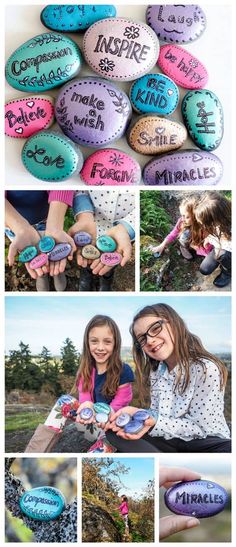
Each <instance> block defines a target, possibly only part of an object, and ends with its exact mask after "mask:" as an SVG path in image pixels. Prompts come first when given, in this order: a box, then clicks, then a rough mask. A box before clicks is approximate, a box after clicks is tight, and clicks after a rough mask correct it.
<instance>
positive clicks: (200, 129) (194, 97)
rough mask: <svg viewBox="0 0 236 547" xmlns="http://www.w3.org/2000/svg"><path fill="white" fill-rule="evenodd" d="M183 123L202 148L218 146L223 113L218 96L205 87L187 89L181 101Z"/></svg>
mask: <svg viewBox="0 0 236 547" xmlns="http://www.w3.org/2000/svg"><path fill="white" fill-rule="evenodd" d="M182 114H183V119H184V123H185V125H186V127H187V130H188V132H189V134H190V137H191V138H192V139H193V141H194V142H195V144H196V145H197V146H199V148H202V149H203V150H208V151H211V150H215V149H216V148H218V146H219V144H220V143H221V140H222V138H223V134H224V114H223V108H222V105H221V103H220V101H219V99H218V97H217V96H216V95H215V94H214V93H213V92H212V91H209V90H207V89H201V90H199V91H189V92H188V93H186V95H185V96H184V98H183V101H182Z"/></svg>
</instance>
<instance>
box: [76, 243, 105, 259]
mask: <svg viewBox="0 0 236 547" xmlns="http://www.w3.org/2000/svg"><path fill="white" fill-rule="evenodd" d="M81 254H82V256H83V257H84V258H86V259H87V260H96V258H99V257H100V254H101V253H100V251H99V250H98V249H97V247H95V246H94V245H85V246H84V247H83V248H82V251H81Z"/></svg>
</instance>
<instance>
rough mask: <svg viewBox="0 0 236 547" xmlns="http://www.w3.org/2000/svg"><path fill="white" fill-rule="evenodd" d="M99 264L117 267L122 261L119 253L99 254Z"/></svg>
mask: <svg viewBox="0 0 236 547" xmlns="http://www.w3.org/2000/svg"><path fill="white" fill-rule="evenodd" d="M100 260H101V263H102V264H104V265H105V266H111V267H113V266H117V264H120V262H121V260H122V256H121V254H120V253H117V252H113V253H102V254H101V258H100Z"/></svg>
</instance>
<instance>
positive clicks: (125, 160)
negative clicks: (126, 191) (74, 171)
mask: <svg viewBox="0 0 236 547" xmlns="http://www.w3.org/2000/svg"><path fill="white" fill-rule="evenodd" d="M80 176H81V178H82V180H83V181H84V182H85V183H86V184H89V185H90V184H93V185H95V186H129V185H132V184H138V183H139V182H140V179H141V168H140V165H139V163H138V162H137V161H136V160H135V159H134V158H132V157H131V156H129V155H128V154H126V153H125V152H122V151H121V150H116V149H115V148H105V149H104V150H97V152H94V153H93V154H91V156H89V157H88V158H87V159H86V160H85V162H84V165H83V168H82V171H81V172H80Z"/></svg>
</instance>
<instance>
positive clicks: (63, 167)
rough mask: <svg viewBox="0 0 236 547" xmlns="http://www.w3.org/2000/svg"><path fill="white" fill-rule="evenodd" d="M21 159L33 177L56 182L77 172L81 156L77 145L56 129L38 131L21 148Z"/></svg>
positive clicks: (81, 162) (81, 160)
mask: <svg viewBox="0 0 236 547" xmlns="http://www.w3.org/2000/svg"><path fill="white" fill-rule="evenodd" d="M22 161H23V164H24V166H25V168H26V169H27V171H29V172H30V173H31V174H32V175H33V176H34V177H36V178H37V179H40V180H46V181H51V182H58V181H61V180H66V179H68V178H69V177H71V176H72V175H74V174H77V173H79V171H80V170H81V167H82V165H83V156H82V153H81V151H80V150H79V148H78V146H75V144H74V143H73V142H71V141H70V140H69V139H67V137H65V136H64V135H61V134H60V133H57V132H56V131H40V132H39V133H37V134H36V135H33V137H30V138H29V139H28V140H27V141H26V143H25V145H24V147H23V150H22Z"/></svg>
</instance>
